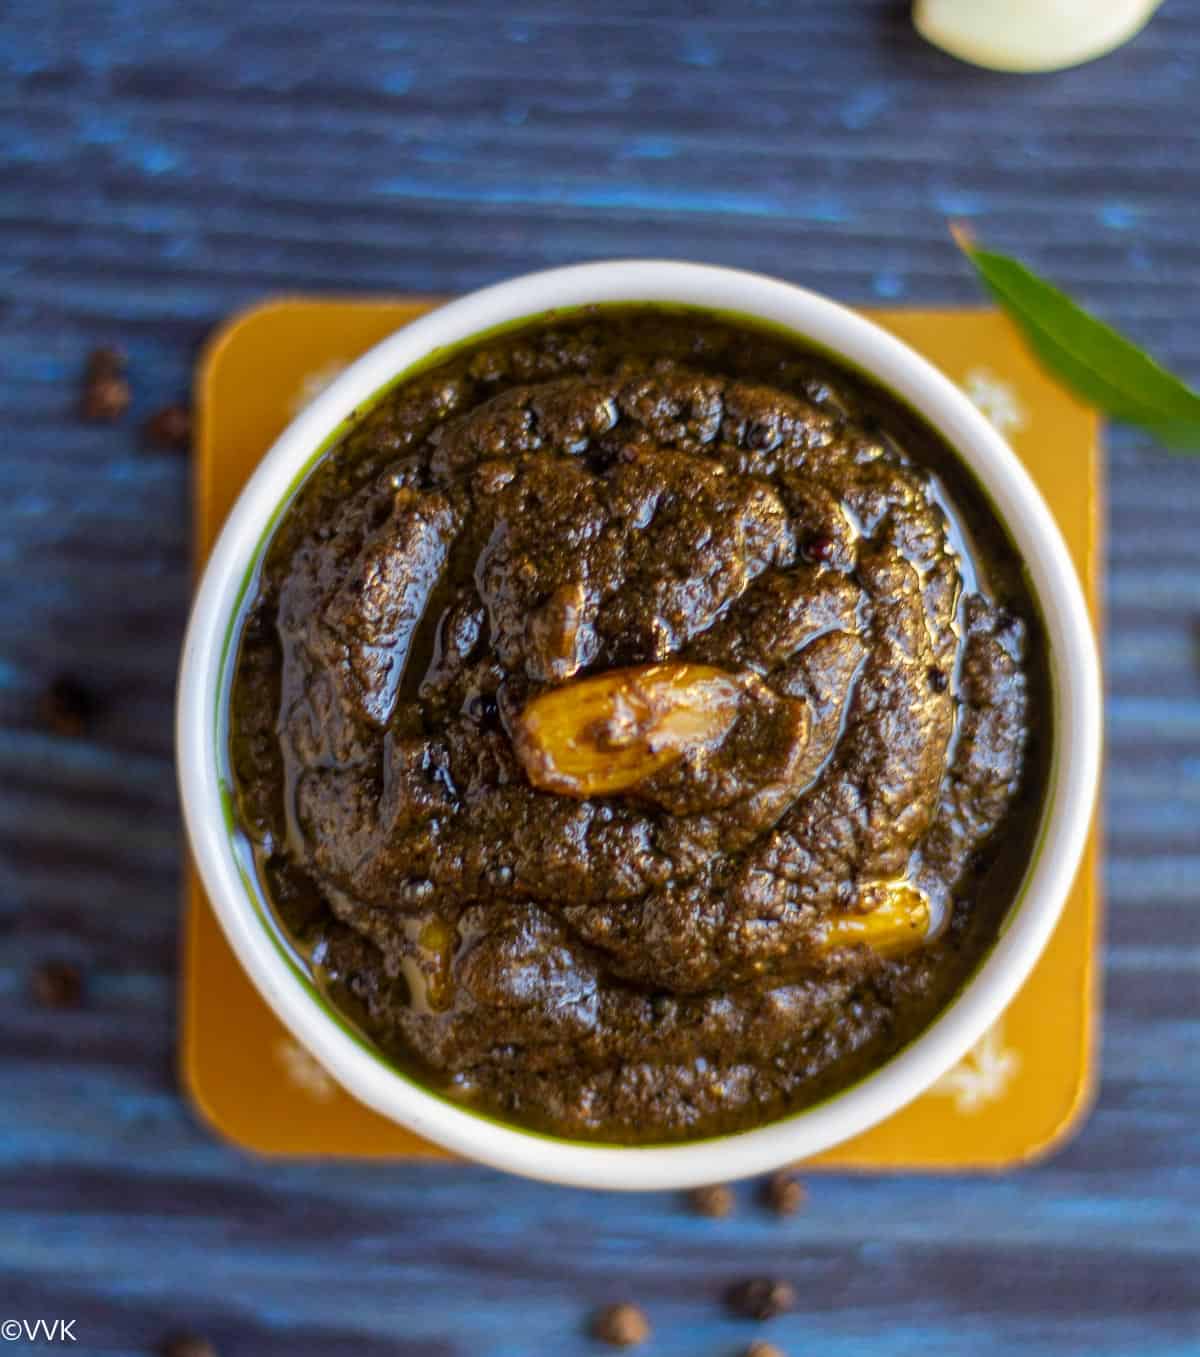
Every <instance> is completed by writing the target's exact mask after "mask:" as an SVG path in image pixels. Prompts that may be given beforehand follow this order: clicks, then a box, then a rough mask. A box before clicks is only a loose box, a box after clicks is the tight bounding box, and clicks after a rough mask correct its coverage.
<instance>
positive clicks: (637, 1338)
mask: <svg viewBox="0 0 1200 1357" xmlns="http://www.w3.org/2000/svg"><path fill="white" fill-rule="evenodd" d="M592 1334H593V1335H594V1336H595V1337H596V1338H598V1339H599V1340H600V1341H601V1342H602V1343H608V1344H609V1345H610V1346H611V1347H614V1348H635V1347H637V1346H638V1345H639V1344H640V1343H644V1342H645V1341H646V1339H647V1338H649V1337H650V1321H649V1320H648V1319H647V1318H646V1316H645V1314H644V1313H643V1312H642V1311H641V1310H640V1309H638V1307H637V1306H636V1305H630V1304H628V1303H625V1304H621V1305H607V1306H605V1308H604V1309H603V1310H601V1311H600V1312H599V1313H598V1314H597V1315H596V1318H595V1319H594V1320H593V1321H592Z"/></svg>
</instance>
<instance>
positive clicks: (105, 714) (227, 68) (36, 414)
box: [0, 0, 1200, 1357]
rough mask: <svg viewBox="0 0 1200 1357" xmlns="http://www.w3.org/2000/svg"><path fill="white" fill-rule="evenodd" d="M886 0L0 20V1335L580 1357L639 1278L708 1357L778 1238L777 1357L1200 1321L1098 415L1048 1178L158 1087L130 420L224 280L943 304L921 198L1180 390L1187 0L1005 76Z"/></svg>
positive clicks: (1166, 989)
mask: <svg viewBox="0 0 1200 1357" xmlns="http://www.w3.org/2000/svg"><path fill="white" fill-rule="evenodd" d="M905 9H906V7H905V6H904V5H902V4H899V3H894V2H893V0H886V2H885V0H855V3H852V4H841V5H817V4H814V3H801V2H800V0H786V2H785V0H780V2H779V3H764V4H748V3H736V2H735V0H723V2H720V0H699V2H698V3H683V2H682V0H677V2H676V3H662V4H658V5H656V6H653V7H651V6H648V5H646V4H644V3H641V2H640V0H610V3H608V4H606V5H605V6H603V7H600V6H593V5H583V4H565V3H557V4H555V3H550V0H530V2H529V3H523V4H517V5H510V6H505V7H499V6H494V5H491V4H488V3H481V0H471V3H465V2H463V3H440V4H435V3H429V4H407V5H401V4H384V3H381V2H380V0H339V3H337V4H330V3H328V2H327V0H325V2H324V3H317V2H316V0H287V3H284V2H283V0H257V2H256V3H254V4H252V5H250V4H243V5H234V4H232V3H217V2H216V0H188V3H169V2H168V0H112V2H111V3H99V2H98V0H73V3H68V2H67V0H63V2H62V3H47V2H46V0H7V3H5V4H4V5H3V6H0V186H2V187H0V429H2V430H3V434H2V444H0V935H2V937H3V947H2V949H0V1024H2V1030H3V1032H4V1037H3V1039H2V1040H0V1093H2V1095H3V1096H2V1097H0V1205H2V1206H3V1212H2V1214H0V1318H4V1317H7V1316H8V1315H10V1314H11V1315H15V1316H17V1317H22V1316H25V1317H32V1316H38V1315H43V1316H66V1317H71V1316H74V1317H76V1318H77V1324H76V1331H77V1332H78V1333H79V1334H80V1342H79V1343H78V1344H76V1345H75V1348H74V1350H75V1351H78V1352H87V1353H89V1354H96V1355H97V1357H118V1355H119V1357H126V1355H127V1354H138V1355H139V1357H140V1355H143V1354H147V1353H149V1352H151V1351H153V1350H154V1346H155V1344H156V1343H157V1342H158V1341H159V1339H160V1338H161V1337H162V1335H163V1334H164V1332H166V1331H168V1330H172V1329H177V1328H179V1327H188V1326H194V1327H196V1328H198V1329H201V1330H203V1331H204V1332H207V1333H208V1334H209V1335H210V1336H212V1337H213V1339H214V1340H215V1341H216V1342H217V1343H218V1345H219V1346H220V1350H221V1352H222V1353H223V1354H225V1357H274V1354H277V1353H278V1354H284V1353H286V1354H289V1357H309V1355H310V1354H311V1355H312V1357H316V1354H321V1355H322V1357H325V1354H341V1353H355V1354H359V1355H360V1357H383V1355H384V1354H387V1355H388V1357H398V1355H399V1354H414V1355H415V1354H417V1353H421V1354H436V1355H437V1357H477V1354H481V1355H483V1357H525V1355H526V1354H533V1355H535V1357H542V1355H543V1354H550V1353H553V1354H555V1357H576V1355H577V1354H578V1355H580V1357H582V1354H586V1353H590V1352H595V1351H597V1349H596V1348H595V1345H594V1344H592V1343H591V1342H590V1341H589V1340H588V1339H587V1338H586V1336H585V1334H584V1331H583V1321H584V1319H585V1316H586V1313H587V1310H588V1309H589V1307H591V1306H592V1305H595V1304H600V1303H603V1302H606V1301H609V1300H613V1299H622V1298H625V1297H634V1298H636V1299H638V1300H639V1301H640V1302H641V1303H642V1304H643V1305H645V1306H646V1308H647V1309H648V1310H649V1312H650V1314H651V1318H652V1320H653V1323H654V1326H655V1339H654V1343H653V1347H652V1348H649V1349H647V1351H653V1352H654V1353H656V1354H664V1355H665V1357H685V1354H686V1357H706V1355H707V1354H713V1357H734V1354H736V1353H737V1352H738V1351H739V1350H740V1349H741V1348H742V1347H744V1346H745V1344H746V1343H748V1342H749V1340H750V1338H751V1337H753V1336H756V1334H755V1333H754V1332H752V1331H750V1330H748V1329H747V1328H746V1327H745V1326H744V1325H742V1324H740V1323H739V1322H737V1321H734V1320H732V1319H729V1318H727V1317H726V1316H725V1315H724V1314H723V1312H722V1310H721V1308H720V1306H719V1304H718V1300H719V1296H720V1294H721V1292H722V1290H723V1288H724V1287H725V1286H726V1285H727V1284H728V1283H729V1282H731V1281H733V1280H736V1279H738V1278H739V1277H742V1276H745V1275H749V1274H752V1273H755V1272H773V1273H779V1274H780V1275H783V1276H786V1277H788V1278H789V1279H790V1280H791V1281H793V1283H794V1284H795V1285H796V1287H797V1290H798V1293H799V1302H800V1309H799V1311H798V1312H797V1314H795V1315H794V1316H791V1317H788V1318H785V1319H780V1320H777V1321H774V1322H773V1324H772V1325H771V1326H770V1328H769V1330H768V1333H769V1336H770V1338H771V1339H772V1341H774V1342H777V1343H778V1344H779V1345H780V1347H781V1348H782V1349H783V1350H784V1351H785V1352H788V1353H791V1354H793V1355H794V1354H799V1353H801V1352H820V1353H822V1354H830V1355H831V1357H843V1355H844V1354H859V1353H881V1354H882V1353H887V1354H889V1357H907V1355H908V1354H917V1353H920V1354H922V1355H923V1357H932V1355H937V1357H941V1355H942V1354H945V1355H946V1357H949V1355H950V1354H954V1355H955V1357H957V1354H960V1353H963V1352H970V1353H972V1354H974V1355H976V1357H992V1355H993V1354H995V1355H996V1357H999V1354H1009V1353H1012V1352H1013V1351H1016V1350H1020V1351H1022V1352H1023V1353H1025V1354H1027V1355H1028V1357H1042V1355H1043V1354H1044V1355H1045V1357H1049V1354H1062V1353H1088V1354H1093V1355H1097V1357H1109V1355H1110V1354H1111V1355H1112V1357H1116V1354H1127V1353H1135V1352H1136V1353H1138V1354H1139V1355H1142V1354H1144V1355H1146V1357H1150V1355H1151V1354H1154V1355H1159V1357H1167V1355H1168V1354H1169V1355H1170V1357H1182V1354H1185V1353H1186V1354H1194V1353H1196V1352H1197V1351H1200V1297H1198V1288H1197V1281H1196V1262H1197V1254H1198V1252H1200V1226H1198V1225H1197V1218H1198V1216H1200V1131H1198V1123H1200V1016H1198V1012H1197V1000H1198V999H1200V898H1198V897H1200V888H1198V887H1197V884H1196V883H1197V880H1198V879H1200V462H1196V461H1187V460H1182V459H1172V458H1169V457H1167V456H1165V455H1163V454H1161V453H1160V452H1159V451H1157V450H1156V449H1155V448H1154V447H1153V446H1152V445H1151V444H1150V443H1149V442H1148V441H1147V440H1145V439H1143V438H1141V437H1139V436H1138V435H1136V434H1133V433H1130V432H1127V431H1122V430H1118V431H1114V433H1113V435H1112V438H1111V444H1110V449H1111V455H1110V463H1111V477H1110V501H1111V507H1110V521H1109V548H1108V574H1107V587H1108V604H1109V627H1108V685H1109V707H1108V738H1109V775H1108V786H1107V812H1108V825H1109V850H1108V866H1107V883H1108V888H1109V893H1110V911H1109V937H1108V944H1107V948H1106V971H1107V978H1106V989H1107V997H1106V1020H1105V1034H1104V1046H1103V1080H1104V1082H1103V1085H1102V1089H1101V1093H1100V1099H1099V1104H1098V1106H1097V1109H1096V1111H1095V1113H1094V1115H1093V1116H1092V1118H1091V1120H1090V1121H1089V1122H1088V1124H1087V1126H1086V1127H1085V1128H1084V1130H1083V1131H1082V1133H1081V1134H1080V1136H1079V1138H1078V1139H1077V1140H1076V1141H1075V1142H1074V1143H1073V1144H1072V1145H1070V1146H1069V1147H1068V1148H1066V1149H1065V1150H1063V1151H1062V1152H1061V1153H1060V1154H1058V1155H1057V1156H1056V1157H1055V1158H1053V1159H1052V1160H1051V1161H1049V1162H1048V1163H1045V1164H1043V1165H1041V1166H1039V1167H1037V1168H1034V1169H1031V1170H1029V1171H1027V1172H1023V1173H1020V1174H1016V1175H1012V1176H1007V1177H1003V1178H997V1179H995V1180H987V1179H984V1180H978V1179H920V1178H887V1179H868V1178H863V1179H856V1178H847V1177H822V1178H819V1179H817V1180H815V1182H814V1183H813V1187H812V1200H811V1203H810V1205H809V1207H808V1209H807V1210H806V1211H805V1212H804V1213H802V1214H801V1215H799V1216H797V1217H795V1218H793V1219H791V1220H788V1221H786V1222H780V1221H776V1220H775V1219H773V1218H771V1217H770V1216H768V1215H766V1214H764V1213H762V1212H761V1211H759V1210H758V1209H756V1208H755V1207H754V1206H753V1205H752V1199H751V1193H750V1191H749V1189H746V1190H744V1191H742V1192H741V1194H740V1209H739V1212H738V1214H737V1215H736V1216H734V1217H733V1218H731V1219H729V1220H726V1221H708V1220H700V1219H697V1218H695V1217H692V1216H689V1215H688V1214H687V1213H686V1211H685V1210H684V1209H683V1208H682V1207H681V1205H680V1204H679V1203H678V1202H677V1201H675V1200H673V1199H671V1198H657V1197H647V1196H639V1197H633V1198H615V1197H614V1198H605V1197H601V1196H597V1195H592V1194H586V1193H578V1192H572V1191H566V1190H555V1189H552V1188H546V1187H540V1186H534V1185H529V1184H524V1183H520V1182H516V1181H509V1180H506V1179H503V1178H501V1177H499V1176H497V1175H494V1174H491V1173H489V1172H486V1171H483V1170H476V1169H470V1168H464V1167H449V1166H447V1167H438V1168H433V1167H430V1166H428V1165H420V1166H396V1167H395V1168H386V1169H381V1168H379V1167H378V1166H370V1165H357V1166H354V1165H341V1164H334V1163H287V1164H264V1163H259V1162H254V1161H251V1160H249V1159H247V1158H244V1157H242V1156H240V1155H239V1154H237V1153H235V1152H233V1151H231V1150H229V1149H227V1148H225V1147H223V1146H222V1145H220V1144H219V1143H217V1142H215V1141H214V1140H213V1139H212V1138H211V1137H210V1136H209V1134H208V1133H207V1132H206V1131H205V1129H204V1128H203V1127H202V1126H199V1125H197V1124H196V1122H195V1121H194V1120H193V1118H192V1116H191V1114H190V1113H189V1112H188V1110H187V1109H186V1108H185V1106H184V1105H183V1103H182V1102H181V1100H180V1098H179V1095H178V1092H177V1088H176V1079H175V1074H174V1070H173V1068H172V1050H173V1045H174V1042H173V1025H174V993H173V988H174V975H175V948H176V927H177V906H178V884H179V851H180V843H179V829H178V817H177V808H176V801H175V793H174V787H173V781H172V769H171V750H170V708H171V696H172V688H173V676H174V666H175V660H176V651H177V648H178V644H179V639H180V635H181V632H182V626H183V620H184V615H185V609H186V604H187V596H188V542H187V521H188V519H187V503H186V489H185V487H186V468H185V466H184V465H183V463H182V461H181V460H180V459H178V458H175V457H173V456H172V455H171V454H162V453H147V452H145V451H143V450H140V449H139V447H138V442H137V437H136V428H137V426H138V424H139V423H140V422H141V420H142V419H144V418H145V417H146V416H147V415H148V414H149V413H150V412H151V411H152V410H153V409H155V408H156V407H157V406H158V405H161V404H163V403H165V402H166V401H168V400H171V399H173V398H175V397H177V396H179V395H180V394H182V393H183V392H185V391H186V388H187V384H188V380H189V373H190V369H191V364H192V361H193V359H194V356H195V353H196V350H197V348H198V346H199V345H200V344H201V343H202V341H203V339H204V337H205V335H206V334H207V333H208V332H209V331H210V329H211V328H212V327H213V326H214V325H215V324H216V323H217V322H218V321H219V320H220V319H221V317H222V316H223V315H225V314H227V313H228V312H229V311H230V310H231V309H233V308H235V307H237V306H240V305H243V304H245V303H247V302H249V301H252V300H254V299H256V298H259V297H261V296H263V295H264V294H267V293H271V292H279V291H285V290H296V291H319V290H322V289H330V290H337V291H351V292H371V291H378V290H386V291H388V292H404V291H408V292H443V291H446V292H449V291H454V290H459V289H463V288H467V287H471V286H474V285H476V284H479V283H484V282H487V281H491V280H493V279H496V278H499V277H502V276H504V275H506V274H511V273H514V272H516V271H519V270H524V269H528V268H534V267H539V266H544V265H548V264H555V263H561V262H567V261H571V260H577V259H584V258H592V257H598V256H603V255H618V254H651V253H657V254H671V255H676V256H680V257H684V258H693V259H708V260H714V261H718V262H725V263H731V264H738V265H742V266H746V267H752V268H761V269H765V270H768V271H770V272H773V273H777V274H780V275H783V276H785V277H789V278H794V279H796V280H797V281H800V282H804V283H807V284H810V285H812V286H814V287H817V288H821V289H824V290H826V291H829V292H831V293H833V294H834V295H836V296H839V297H842V298H844V299H846V300H849V301H856V302H866V301H873V300H879V299H883V300H887V301H904V300H909V301H920V302H929V303H945V302H956V301H958V302H962V301H970V300H974V299H975V298H976V296H977V294H976V292H975V289H974V285H973V284H972V282H971V279H970V277H969V275H968V270H967V269H966V267H965V266H964V265H963V264H962V263H961V261H959V260H958V259H957V258H956V257H955V254H954V251H953V250H952V248H951V247H950V246H949V244H948V243H947V240H946V234H945V218H946V216H947V215H953V216H957V217H966V218H969V219H971V220H972V222H973V223H974V225H975V228H976V230H977V231H978V233H979V234H980V235H981V236H982V237H984V238H985V239H986V240H987V241H988V242H989V244H992V245H994V246H995V247H996V248H998V249H1012V250H1016V251H1019V252H1021V253H1022V254H1024V255H1025V256H1026V257H1027V258H1029V260H1030V261H1031V262H1032V263H1033V264H1034V265H1035V266H1036V267H1039V268H1041V269H1043V270H1045V271H1046V272H1048V273H1049V274H1051V275H1052V276H1053V277H1055V278H1056V279H1057V280H1059V281H1061V282H1062V283H1063V284H1064V285H1065V286H1067V287H1068V288H1070V289H1071V290H1073V291H1074V292H1075V293H1076V294H1077V295H1079V296H1080V297H1081V299H1082V300H1083V301H1084V302H1085V303H1086V304H1088V305H1090V306H1093V307H1095V308H1097V309H1099V310H1100V311H1102V312H1103V313H1104V314H1105V315H1106V316H1108V317H1109V318H1111V319H1112V320H1114V321H1115V322H1116V323H1118V324H1119V325H1121V326H1122V327H1124V328H1125V329H1127V330H1128V331H1129V332H1130V333H1131V334H1132V335H1133V336H1134V337H1136V338H1137V339H1139V340H1141V341H1142V342H1144V343H1146V344H1148V345H1150V346H1151V347H1152V348H1153V349H1154V350H1155V351H1156V352H1157V353H1159V354H1161V355H1162V357H1163V358H1164V359H1165V360H1167V361H1168V362H1169V363H1171V364H1172V365H1173V366H1175V367H1177V368H1178V369H1180V370H1182V371H1183V372H1184V373H1185V374H1186V375H1189V376H1190V377H1191V378H1192V379H1193V380H1196V379H1200V327H1198V326H1197V324H1196V315H1197V311H1198V309H1200V235H1198V233H1197V230H1196V211H1197V206H1198V205H1200V120H1198V119H1197V117H1196V114H1197V112H1198V111H1200V13H1198V12H1197V9H1196V7H1195V6H1194V5H1192V4H1189V3H1188V0H1167V3H1166V4H1165V5H1164V7H1163V9H1162V10H1161V12H1160V13H1159V15H1158V16H1157V17H1156V19H1155V20H1154V22H1153V23H1152V24H1151V25H1150V27H1149V28H1148V29H1147V30H1146V31H1145V32H1144V33H1143V34H1142V35H1141V36H1140V37H1139V38H1138V39H1137V40H1136V41H1135V42H1134V43H1132V44H1131V45H1130V46H1128V47H1126V48H1124V49H1122V50H1121V51H1119V52H1117V53H1115V54H1114V55H1112V56H1110V57H1108V58H1106V59H1104V60H1103V61H1101V62H1098V63H1096V64H1095V65H1091V66H1086V67H1082V68H1080V69H1078V70H1074V71H1069V72H1064V73H1062V74H1060V75H1056V76H1048V77H1032V78H1027V79H1016V78H1006V77H1002V76H996V75H990V74H987V73H983V72H979V71H975V70H972V69H970V68H968V67H965V66H961V65H958V64H956V63H954V62H953V61H951V60H950V59H949V58H945V57H943V56H941V55H940V54H938V53H936V52H934V51H933V50H932V49H929V48H927V47H925V46H923V45H922V44H921V43H920V42H919V41H918V40H917V39H916V38H914V37H913V36H912V35H911V33H910V31H909V29H908V26H907V21H906V17H905ZM651 10H652V13H649V11H651ZM111 342H119V343H121V344H123V345H124V346H125V347H126V348H127V349H128V351H129V354H130V367H131V373H132V378H133V383H134V405H133V409H132V411H131V414H130V415H129V416H128V417H127V418H126V419H125V420H124V421H123V422H122V423H121V424H120V425H119V426H117V427H114V428H109V427H102V426H85V425H82V424H80V423H78V422H77V421H76V420H75V418H74V417H73V404H74V384H75V381H76V379H77V376H78V373H79V370H80V368H81V366H82V363H83V360H84V356H85V354H86V352H87V351H88V349H89V348H90V347H92V346H93V345H95V344H99V343H111ZM63 670H67V671H73V672H77V673H79V674H81V675H83V676H84V677H86V678H87V680H88V681H89V682H90V683H91V684H92V685H93V686H94V688H95V690H96V692H97V693H98V695H99V697H100V698H101V700H102V703H103V706H102V710H101V712H100V714H99V716H98V718H97V722H96V725H95V728H94V730H93V732H92V735H91V736H90V737H89V738H88V739H86V740H83V741H76V742H69V741H63V740H60V739H57V738H55V737H53V736H52V735H50V734H48V733H47V732H45V731H43V730H40V729H39V728H38V727H37V725H36V720H35V714H36V707H37V698H38V694H39V691H40V690H41V688H42V686H43V684H44V683H45V682H46V681H47V680H48V679H49V678H50V677H52V676H53V675H54V674H56V673H58V672H60V671H63ZM49 956H56V957H65V958H69V959H74V960H76V961H78V962H79V963H80V964H81V965H82V966H83V968H84V969H85V971H86V973H87V976H88V980H89V991H88V998H87V1002H86V1006H85V1007H84V1008H83V1009H81V1010H80V1011H78V1012H65V1013H48V1012H44V1011H40V1010H37V1009H35V1008H34V1007H32V1006H31V1004H30V1002H29V1000H28V997H27V996H28V985H29V977H30V974H31V972H32V970H33V968H34V967H35V966H36V964H37V963H38V962H39V961H40V960H42V959H43V958H45V957H49ZM1048 1020H1052V1015H1051V1016H1050V1017H1048ZM12 1347H13V1349H14V1350H16V1351H20V1350H22V1345H21V1344H19V1343H18V1344H14V1345H12Z"/></svg>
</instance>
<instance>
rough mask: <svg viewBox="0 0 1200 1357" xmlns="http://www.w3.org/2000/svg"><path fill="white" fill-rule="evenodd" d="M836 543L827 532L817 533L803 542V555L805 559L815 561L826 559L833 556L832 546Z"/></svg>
mask: <svg viewBox="0 0 1200 1357" xmlns="http://www.w3.org/2000/svg"><path fill="white" fill-rule="evenodd" d="M836 546H837V543H836V542H835V541H834V540H833V538H832V537H830V536H829V534H828V533H824V532H822V533H817V534H816V535H815V536H813V537H810V538H809V539H808V541H807V542H805V544H804V555H805V557H806V559H808V560H810V561H815V562H823V561H828V560H830V559H831V558H832V556H833V551H834V548H835V547H836Z"/></svg>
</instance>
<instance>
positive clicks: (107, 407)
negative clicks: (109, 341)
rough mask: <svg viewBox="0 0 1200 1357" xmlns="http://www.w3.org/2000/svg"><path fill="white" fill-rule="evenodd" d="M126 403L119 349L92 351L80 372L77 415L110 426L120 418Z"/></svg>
mask: <svg viewBox="0 0 1200 1357" xmlns="http://www.w3.org/2000/svg"><path fill="white" fill-rule="evenodd" d="M129 400H130V392H129V383H128V382H127V381H126V380H125V355H124V354H123V353H121V352H120V350H118V349H107V348H106V349H93V350H92V352H91V353H90V354H89V355H88V360H87V365H86V366H85V368H84V372H83V390H82V391H81V393H80V397H79V413H80V414H81V415H82V416H83V418H84V419H91V420H98V421H109V422H111V421H112V420H116V419H120V418H121V416H122V415H123V414H124V413H125V411H126V410H127V409H128V408H129Z"/></svg>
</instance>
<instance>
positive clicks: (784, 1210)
mask: <svg viewBox="0 0 1200 1357" xmlns="http://www.w3.org/2000/svg"><path fill="white" fill-rule="evenodd" d="M807 1195H808V1194H807V1193H806V1192H805V1190H804V1184H803V1183H802V1182H801V1181H800V1179H799V1178H796V1177H793V1175H792V1174H790V1173H775V1174H772V1176H771V1177H770V1178H768V1179H767V1182H766V1184H765V1186H764V1187H763V1200H764V1201H765V1202H766V1204H767V1205H768V1206H769V1207H770V1208H771V1210H772V1211H774V1212H775V1213H776V1214H777V1215H781V1216H794V1215H795V1214H796V1212H797V1211H799V1210H800V1208H801V1207H802V1206H803V1205H804V1199H805V1197H806V1196H807Z"/></svg>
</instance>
